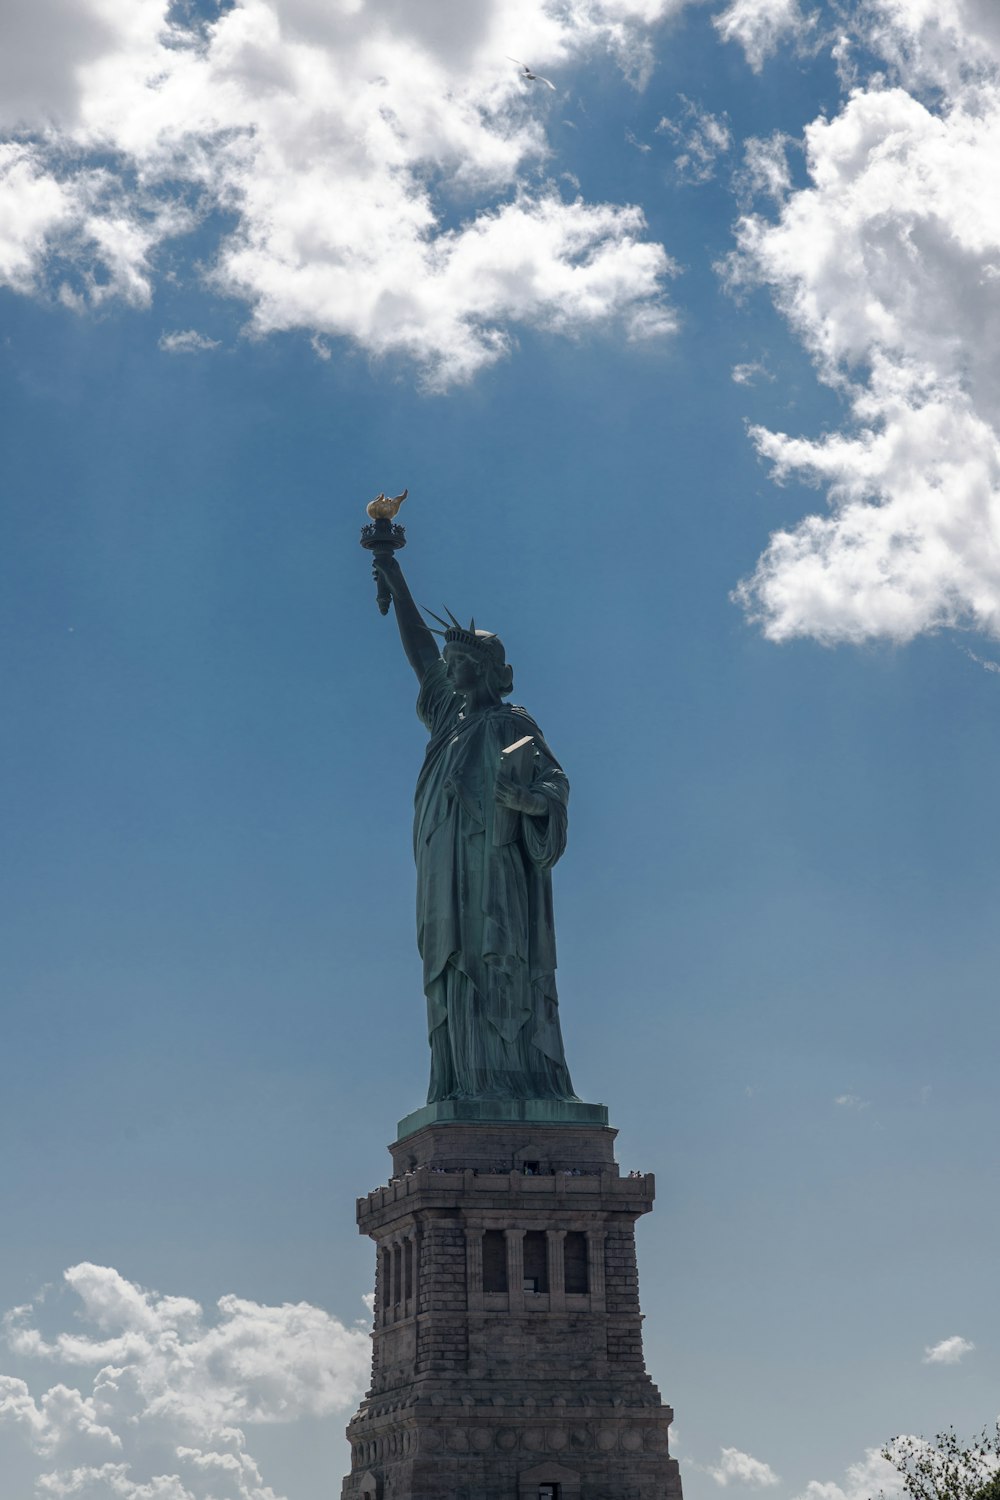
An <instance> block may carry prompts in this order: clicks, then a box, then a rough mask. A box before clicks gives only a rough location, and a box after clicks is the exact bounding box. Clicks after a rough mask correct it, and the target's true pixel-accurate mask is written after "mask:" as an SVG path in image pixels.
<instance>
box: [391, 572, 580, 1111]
mask: <svg viewBox="0 0 1000 1500" xmlns="http://www.w3.org/2000/svg"><path fill="white" fill-rule="evenodd" d="M374 568H375V572H376V577H377V578H378V580H379V584H380V588H386V589H388V591H389V593H390V594H391V597H392V602H393V605H394V607H395V614H396V620H397V624H398V626H399V632H400V636H401V638H402V642H403V647H404V649H405V651H406V655H407V658H408V659H409V661H410V664H411V666H412V667H413V669H414V671H415V673H416V675H417V678H418V680H419V683H420V691H419V695H418V699H417V714H418V716H419V718H420V719H421V721H422V723H423V725H424V727H425V728H426V730H427V733H428V736H429V739H428V745H427V752H426V755H425V757H424V764H423V767H422V769H421V772H420V776H419V778H418V781H417V789H416V797H415V805H414V824H413V849H414V857H415V860H416V866H417V943H418V947H419V949H420V954H421V957H422V959H423V971H424V993H425V995H426V997H427V1028H428V1036H429V1041H430V1049H431V1078H430V1087H429V1089H428V1094H427V1100H428V1106H430V1105H437V1106H439V1107H442V1106H444V1105H445V1104H459V1103H461V1104H462V1105H463V1106H465V1105H467V1104H469V1103H470V1102H475V1103H479V1102H482V1101H487V1102H489V1103H490V1105H491V1106H496V1105H498V1104H500V1103H503V1104H505V1105H507V1104H509V1103H511V1102H514V1101H517V1102H519V1104H520V1105H522V1106H528V1105H530V1107H531V1108H532V1109H535V1108H541V1106H542V1104H544V1105H545V1106H546V1107H551V1109H552V1110H553V1112H552V1113H549V1114H546V1113H544V1112H543V1113H542V1114H528V1115H526V1114H524V1113H523V1111H522V1112H516V1113H514V1114H502V1113H501V1114H498V1113H497V1112H496V1110H495V1108H494V1109H493V1110H492V1112H488V1113H486V1114H483V1115H479V1114H473V1115H467V1114H461V1115H459V1114H456V1115H454V1116H449V1117H453V1118H456V1119H457V1118H475V1119H480V1118H483V1119H507V1118H511V1119H527V1118H530V1119H546V1120H559V1119H570V1118H572V1119H574V1120H579V1119H580V1118H581V1117H580V1116H578V1115H574V1114H573V1113H572V1110H570V1111H569V1112H568V1113H566V1112H564V1113H563V1114H560V1113H559V1110H558V1109H556V1105H558V1104H565V1105H567V1106H573V1107H575V1108H577V1109H584V1110H594V1109H597V1110H601V1108H602V1107H601V1106H592V1105H582V1104H581V1103H580V1101H579V1100H578V1099H577V1096H576V1095H575V1093H574V1092H573V1085H572V1082H571V1081H570V1076H569V1070H568V1068H567V1066H566V1058H565V1054H564V1051H563V1042H562V1034H561V1030H560V1025H559V1005H558V998H557V995H556V982H555V969H556V944H555V926H554V922H553V914H552V873H551V872H552V867H553V865H554V864H555V863H556V861H557V860H558V859H559V857H560V856H561V854H562V852H563V850H564V849H565V847H566V827H567V814H566V808H567V803H568V801H569V782H568V780H567V778H566V774H565V772H564V771H563V769H562V767H561V766H560V764H559V762H558V761H557V760H556V758H555V756H554V755H553V753H552V751H551V750H550V749H549V746H548V745H547V744H546V742H545V739H544V738H543V736H542V733H541V730H540V729H539V727H538V725H537V724H536V723H535V721H534V719H533V718H531V716H530V715H529V714H528V713H527V712H526V711H525V710H524V709H523V708H515V707H513V706H512V705H510V704H507V703H504V702H503V699H504V698H505V697H506V695H507V694H508V693H509V692H510V691H511V687H512V684H513V674H512V672H511V669H510V666H509V665H508V663H507V661H506V658H505V655H504V649H503V645H502V642H501V641H500V639H499V637H497V636H496V635H493V634H491V633H490V632H487V631H482V630H476V628H475V625H474V624H471V625H470V626H469V627H468V628H465V627H463V626H461V625H459V624H458V623H457V622H455V624H454V625H453V626H447V627H446V629H445V630H444V632H443V634H444V639H445V647H444V655H443V656H442V655H441V653H440V652H439V650H438V646H437V644H436V642H435V640H434V636H433V634H432V633H431V631H430V630H429V629H428V627H427V625H426V624H425V623H424V621H423V619H422V617H421V615H420V612H419V610H418V609H417V607H416V605H415V604H414V602H413V599H412V596H411V594H410V591H409V589H408V587H407V585H406V581H405V579H404V577H403V573H402V570H401V568H400V566H399V563H398V561H397V560H396V559H395V558H394V557H392V556H391V555H389V554H378V553H376V554H375V555H374ZM452 618H454V617H452ZM442 623H443V622H442ZM512 747H516V748H512ZM505 751H509V752H510V753H509V754H507V755H505V754H504V752H505ZM418 1113H422V1112H420V1111H418ZM408 1118H409V1119H414V1118H416V1117H415V1116H410V1117H408ZM435 1118H439V1119H440V1118H443V1116H436V1117H435ZM584 1118H585V1119H586V1120H587V1121H588V1122H589V1121H591V1120H592V1119H593V1118H594V1117H593V1115H591V1114H587V1115H586V1116H585V1117H584ZM604 1118H606V1116H605V1117H604ZM404 1123H405V1122H404ZM412 1128H414V1129H415V1128H417V1127H416V1126H414V1127H412ZM401 1129H402V1127H401Z"/></svg>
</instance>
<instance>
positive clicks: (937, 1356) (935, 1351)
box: [923, 1333, 976, 1365]
mask: <svg viewBox="0 0 1000 1500" xmlns="http://www.w3.org/2000/svg"><path fill="white" fill-rule="evenodd" d="M975 1347H976V1346H975V1344H973V1343H970V1342H969V1340H968V1339H963V1338H962V1337H961V1336H960V1335H959V1334H957V1333H955V1334H953V1335H952V1336H951V1338H950V1339H942V1340H941V1342H940V1344H933V1345H929V1346H928V1347H927V1348H926V1349H925V1350H924V1358H923V1363H924V1364H925V1365H957V1364H958V1362H959V1360H960V1359H961V1358H962V1356H963V1355H965V1354H971V1352H972V1350H973V1349H974V1348H975Z"/></svg>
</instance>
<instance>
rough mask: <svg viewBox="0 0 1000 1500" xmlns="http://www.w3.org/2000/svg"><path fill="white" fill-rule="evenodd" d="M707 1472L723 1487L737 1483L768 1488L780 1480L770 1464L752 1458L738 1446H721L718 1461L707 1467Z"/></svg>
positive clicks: (757, 1487) (754, 1487)
mask: <svg viewBox="0 0 1000 1500" xmlns="http://www.w3.org/2000/svg"><path fill="white" fill-rule="evenodd" d="M708 1473H709V1474H711V1476H712V1478H713V1479H714V1480H715V1482H716V1484H720V1485H722V1486H723V1488H725V1487H726V1486H727V1485H730V1484H738V1485H745V1486H749V1487H750V1488H751V1489H768V1488H770V1486H771V1485H774V1484H780V1482H781V1481H780V1479H779V1477H778V1475H777V1474H776V1473H775V1472H774V1470H773V1469H772V1468H771V1465H770V1464H765V1463H762V1462H761V1460H760V1459H759V1458H753V1457H752V1456H751V1454H749V1453H743V1452H742V1451H741V1450H740V1449H739V1448H723V1449H722V1453H721V1455H720V1459H719V1463H718V1464H717V1465H716V1466H714V1467H709V1469H708Z"/></svg>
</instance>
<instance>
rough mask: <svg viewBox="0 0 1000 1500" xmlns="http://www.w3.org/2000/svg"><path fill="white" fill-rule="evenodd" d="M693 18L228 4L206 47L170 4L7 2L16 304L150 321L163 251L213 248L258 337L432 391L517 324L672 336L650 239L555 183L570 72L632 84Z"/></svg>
mask: <svg viewBox="0 0 1000 1500" xmlns="http://www.w3.org/2000/svg"><path fill="white" fill-rule="evenodd" d="M685 3H686V0H570V3H564V4H558V5H557V4H554V3H552V0H484V3H482V4H476V5H468V4H466V3H465V0H441V3H440V4H435V5H433V6H428V5H406V4H401V3H400V0H322V3H319V0H234V3H233V4H231V5H227V6H226V7H225V8H224V9H223V10H222V11H221V13H220V14H218V15H217V17H216V18H215V19H214V20H213V21H212V22H211V23H208V22H206V21H204V20H202V19H198V18H197V16H196V13H195V10H194V8H193V7H189V8H186V7H182V6H177V5H172V4H171V3H170V0H73V3H72V4H71V3H70V0H15V3H13V4H12V6H11V7H10V15H9V17H8V19H7V20H6V23H5V24H6V31H7V34H8V35H7V39H6V44H5V47H4V49H3V51H2V53H0V132H3V133H4V135H3V136H2V137H0V225H2V226H3V228H0V283H2V284H6V285H8V286H10V287H13V288H14V289H15V290H17V291H19V292H23V293H29V294H35V295H47V296H55V297H58V298H61V299H62V300H63V301H64V302H66V303H67V304H68V305H71V306H73V307H76V308H83V307H86V306H87V305H89V304H94V303H100V302H102V301H106V300H108V299H110V298H119V299H124V300H125V301H127V302H129V303H131V304H133V305H136V306H143V305H145V304H148V302H149V301H150V299H151V295H152V289H153V286H154V285H155V278H156V275H157V271H158V269H159V266H160V263H161V261H162V258H163V256H164V254H165V253H166V248H167V243H168V242H169V241H173V240H176V239H177V237H178V236H183V235H185V234H188V233H189V232H190V231H191V230H192V229H195V228H196V227H198V226H202V227H203V230H204V232H205V233H208V232H209V231H210V228H211V226H212V225H213V224H214V225H220V224H221V225H224V226H225V227H224V228H223V229H222V230H219V231H218V232H217V233H218V238H217V243H216V245H215V248H214V250H213V251H212V252H211V254H210V256H209V258H208V259H209V266H210V269H209V272H208V275H209V277H210V279H211V281H212V282H213V283H214V284H215V286H216V287H217V288H219V289H221V290H222V291H224V292H226V293H228V294H231V295H232V296H234V297H237V298H239V299H241V300H242V301H243V302H244V303H245V304H246V305H247V307H248V309H249V318H248V327H249V330H250V331H251V332H254V333H257V334H259V335H265V334H268V333H272V332H275V331H278V330H292V329H301V330H304V331H305V332H307V333H308V334H309V336H310V337H312V338H313V339H317V338H320V339H322V338H323V337H324V336H325V337H328V338H345V339H348V340H351V341H353V342H354V343H355V344H357V345H360V346H361V347H362V348H364V349H365V350H367V351H368V352H370V353H371V354H373V355H387V354H400V355H403V356H405V357H409V358H412V359H413V360H415V361H416V362H417V363H418V364H419V365H420V366H421V367H422V369H423V370H424V372H425V375H426V378H428V379H429V380H430V381H431V382H432V383H437V384H440V385H445V384H447V383H449V382H451V381H456V380H463V379H467V378H469V377H470V376H471V375H472V374H474V373H475V371H476V370H478V369H480V368H481V367H482V366H483V365H485V364H488V363H489V362H491V361H493V360H495V359H497V358H498V357H500V356H501V355H502V354H503V353H504V352H505V351H506V350H507V348H508V347H509V345H510V343H511V340H512V337H513V336H514V330H516V327H517V326H518V325H519V324H522V323H524V324H527V323H530V324H531V325H532V326H534V327H538V326H541V327H544V328H549V329H553V330H556V331H560V332H563V333H572V332H575V331H576V330H578V329H584V328H590V327H593V326H595V325H598V324H602V325H612V326H613V325H616V324H617V325H624V327H625V329H626V330H627V332H628V333H629V334H630V335H631V336H633V337H640V336H641V337H646V336H649V335H651V334H653V333H662V332H664V331H665V330H667V329H669V328H671V327H672V326H673V324H672V319H671V317H670V315H669V312H668V311H667V309H666V307H665V306H664V304H663V301H662V299H663V281H664V277H665V275H666V274H667V273H668V272H669V271H670V269H671V266H670V262H669V261H668V259H667V256H666V254H665V252H664V251H663V249H662V248H661V247H660V246H658V245H656V244H654V243H652V242H651V241H650V240H649V239H648V237H647V235H646V230H645V225H644V222H643V219H642V215H641V214H640V213H639V212H638V211H637V210H636V209H634V208H629V207H627V206H613V205H608V204H593V203H586V202H583V201H582V200H579V199H578V200H576V201H567V200H566V199H565V198H564V196H563V194H562V193H561V192H560V191H559V190H558V189H557V187H556V186H554V185H552V184H548V185H544V182H543V180H542V179H541V178H540V177H539V172H540V171H544V168H545V163H546V161H547V159H548V157H549V154H550V153H549V147H548V144H547V137H546V121H547V115H548V111H549V109H550V108H551V107H555V108H558V107H559V106H558V99H559V90H560V89H561V88H562V87H563V85H562V83H561V80H562V79H563V78H564V77H567V76H568V75H569V73H570V70H571V69H572V68H573V66H574V65H575V64H576V63H577V62H578V61H579V60H580V59H582V58H583V57H584V56H586V55H593V54H610V55H612V56H613V57H614V59H615V60H616V62H617V63H618V65H620V66H621V67H622V68H623V69H624V71H625V72H626V73H627V74H628V75H629V76H631V78H632V79H633V81H635V82H637V83H641V82H642V81H643V79H644V77H645V76H646V75H647V74H648V71H649V67H650V64H651V36H652V28H653V27H654V26H655V25H656V23H658V22H660V21H662V20H663V19H664V18H666V17H667V16H669V15H670V14H671V13H672V12H674V11H677V10H680V9H681V8H682V7H683V5H684V4H685ZM53 43H54V45H53ZM511 49H513V50H514V51H516V52H518V53H519V55H521V56H523V57H525V58H527V59H529V60H530V62H531V64H532V66H533V67H537V68H539V69H541V70H544V72H545V73H546V74H548V75H549V76H551V77H553V78H554V79H555V81H556V83H557V89H556V91H555V92H553V91H551V90H549V89H545V88H542V87H541V86H539V85H532V84H531V83H530V82H529V81H527V80H525V79H524V78H522V77H521V76H520V75H519V73H518V70H517V68H516V66H515V65H514V64H512V63H510V62H509V61H508V60H507V58H506V56H505V54H506V52H507V51H508V50H511ZM550 101H551V103H550ZM529 181H530V183H531V186H530V187H529V186H528V184H529ZM199 254H201V246H200V245H199ZM176 347H178V346H175V348H176ZM323 347H326V346H323Z"/></svg>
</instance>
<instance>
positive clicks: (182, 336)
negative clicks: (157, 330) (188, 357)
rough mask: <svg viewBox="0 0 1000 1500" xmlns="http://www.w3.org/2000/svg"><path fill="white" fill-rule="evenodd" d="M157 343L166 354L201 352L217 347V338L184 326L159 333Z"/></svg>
mask: <svg viewBox="0 0 1000 1500" xmlns="http://www.w3.org/2000/svg"><path fill="white" fill-rule="evenodd" d="M157 343H158V345H159V347H160V348H161V349H162V350H163V351H164V352H165V353H166V354H202V353H204V352H205V351H206V350H209V349H218V347H219V340H218V339H210V338H209V337H208V336H207V335H206V334H204V333H199V332H198V330H197V329H196V328H185V329H183V330H179V331H178V332H177V333H161V334H160V337H159V339H158V340H157Z"/></svg>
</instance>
